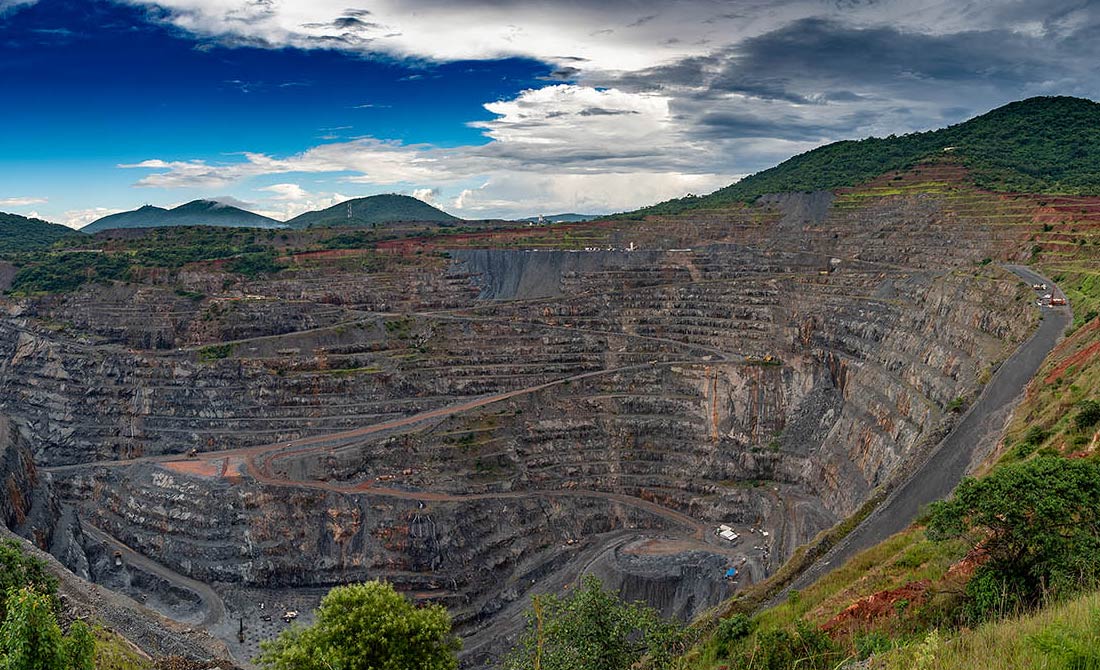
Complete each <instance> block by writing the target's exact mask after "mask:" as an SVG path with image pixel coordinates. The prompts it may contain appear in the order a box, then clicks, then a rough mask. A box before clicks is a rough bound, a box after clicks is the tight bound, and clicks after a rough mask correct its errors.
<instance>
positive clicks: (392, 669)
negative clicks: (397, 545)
mask: <svg viewBox="0 0 1100 670" xmlns="http://www.w3.org/2000/svg"><path fill="white" fill-rule="evenodd" d="M458 649H459V641H458V638H457V637H455V636H454V634H452V633H451V618H450V615H448V614H447V610H446V609H444V608H443V607H441V606H439V605H432V606H430V607H416V606H415V605H413V603H411V602H409V600H408V599H407V598H405V596H403V595H401V594H399V593H397V592H396V591H394V590H393V586H392V585H390V584H389V583H386V582H379V581H372V582H366V583H363V584H353V585H351V586H339V587H337V588H334V589H332V590H331V591H329V593H328V595H326V596H325V597H324V599H323V600H322V601H321V606H320V608H319V609H318V610H317V620H316V622H315V623H314V624H313V625H312V626H308V627H300V626H295V627H293V628H291V629H290V630H288V631H285V632H284V633H282V634H281V635H280V636H279V637H278V638H276V639H275V640H274V641H272V642H268V643H265V644H264V645H263V650H264V651H263V654H262V655H261V656H260V659H259V662H260V665H262V666H263V667H265V668H269V669H270V670H367V669H375V668H377V669H378V670H454V668H457V667H458V659H457V657H456V656H455V654H456V653H457V652H458Z"/></svg>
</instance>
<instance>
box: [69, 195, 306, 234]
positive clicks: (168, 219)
mask: <svg viewBox="0 0 1100 670" xmlns="http://www.w3.org/2000/svg"><path fill="white" fill-rule="evenodd" d="M165 226H224V227H227V228H283V227H285V226H284V224H282V223H280V222H278V221H276V220H275V219H270V218H268V217H266V216H260V215H259V214H253V213H252V212H249V211H246V210H243V209H241V208H239V207H234V206H232V205H226V204H224V203H220V202H217V201H214V200H194V201H192V202H189V203H187V204H186V205H180V206H179V207H175V208H173V209H164V208H163V207H154V206H152V205H145V206H144V207H141V208H140V209H135V210H133V211H132V212H122V213H120V214H112V215H110V216H105V217H103V218H102V219H99V220H97V221H93V222H92V223H89V224H88V225H86V226H84V227H83V228H81V229H80V230H81V232H85V233H97V232H99V231H101V230H110V229H112V228H162V227H165Z"/></svg>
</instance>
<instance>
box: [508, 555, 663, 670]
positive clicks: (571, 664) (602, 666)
mask: <svg viewBox="0 0 1100 670" xmlns="http://www.w3.org/2000/svg"><path fill="white" fill-rule="evenodd" d="M682 641H683V630H682V628H681V627H680V625H679V624H677V623H674V622H670V621H666V620H664V619H662V618H661V616H660V614H658V613H657V611H656V610H654V609H652V608H650V607H647V606H646V605H644V604H642V603H624V602H623V601H622V600H620V599H619V597H618V596H617V595H615V594H613V593H610V592H608V591H605V590H604V589H603V586H602V584H600V580H598V579H596V578H595V577H592V576H588V577H585V578H584V581H583V582H582V583H581V585H580V588H579V589H577V591H575V592H574V593H572V594H571V595H569V596H566V597H558V596H553V595H549V596H536V597H535V600H534V603H533V608H532V610H531V612H529V613H528V622H527V628H526V630H525V631H524V633H523V636H522V637H521V638H520V642H519V645H518V646H517V647H516V648H515V649H514V650H513V651H512V654H511V655H510V656H509V657H508V659H507V660H506V661H505V664H504V667H505V668H507V670H582V669H583V670H627V669H628V668H630V667H632V666H633V665H634V664H635V663H638V662H639V661H640V660H641V659H642V658H643V657H645V658H646V659H647V661H648V663H649V664H648V665H647V666H646V667H647V668H664V667H667V666H668V665H669V663H671V661H672V659H673V658H675V656H676V655H678V654H679V653H681V652H682V651H683V644H682Z"/></svg>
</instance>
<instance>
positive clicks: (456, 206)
mask: <svg viewBox="0 0 1100 670" xmlns="http://www.w3.org/2000/svg"><path fill="white" fill-rule="evenodd" d="M730 181H732V179H731V178H730V177H729V176H726V175H715V174H698V175H685V174H677V173H665V172H653V173H641V172H632V173H618V174H616V173H607V174H531V173H527V174H524V173H517V174H512V175H498V176H494V177H492V178H491V179H489V180H488V181H486V182H485V183H484V184H482V185H481V186H480V187H479V188H473V189H465V190H463V191H462V192H461V193H460V194H459V195H458V196H457V197H456V198H455V199H454V200H453V201H452V202H451V209H452V211H453V213H455V214H457V215H459V216H462V217H464V218H472V219H476V218H494V217H505V218H512V217H520V216H532V215H537V214H560V213H564V212H575V213H579V214H603V213H607V212H616V211H623V210H629V209H634V208H637V207H640V206H643V205H650V204H654V203H657V202H661V201H663V200H668V199H670V198H676V197H680V196H683V195H686V194H688V193H698V194H701V193H709V192H711V191H713V190H715V189H717V188H720V187H722V186H725V185H726V184H729V183H730Z"/></svg>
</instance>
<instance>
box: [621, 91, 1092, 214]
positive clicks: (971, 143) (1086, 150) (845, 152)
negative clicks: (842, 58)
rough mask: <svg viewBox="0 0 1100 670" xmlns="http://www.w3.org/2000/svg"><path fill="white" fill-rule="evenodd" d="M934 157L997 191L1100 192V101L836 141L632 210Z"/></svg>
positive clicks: (737, 195)
mask: <svg viewBox="0 0 1100 670" xmlns="http://www.w3.org/2000/svg"><path fill="white" fill-rule="evenodd" d="M929 160H950V161H956V162H959V163H961V164H962V165H964V166H966V167H967V168H968V169H969V171H970V175H971V178H972V179H973V180H974V183H975V184H977V185H978V186H979V187H982V188H987V189H990V190H993V191H1009V192H1013V191H1014V192H1023V193H1064V194H1076V195H1100V104H1098V103H1096V102H1093V101H1092V100H1086V99H1083V98H1071V97H1065V96H1059V97H1039V98H1029V99H1027V100H1020V101H1018V102H1012V103H1009V104H1007V105H1005V106H1003V107H998V108H997V109H994V110H993V111H991V112H988V113H986V114H983V115H981V116H978V117H975V118H973V119H970V120H969V121H965V122H963V123H960V124H957V125H954V126H949V127H947V128H942V129H940V130H931V131H928V132H924V133H910V134H908V135H901V136H895V135H891V136H889V137H883V138H876V137H871V138H868V139H864V140H844V141H841V142H834V143H832V144H827V145H825V146H823V147H818V148H817V149H814V150H812V151H808V152H806V153H804V154H800V155H798V156H795V157H794V158H791V159H789V160H786V161H784V162H782V163H780V164H779V165H777V166H775V167H773V168H769V169H767V170H764V171H762V172H757V173H756V174H754V175H751V176H748V177H745V178H744V179H742V180H741V181H739V182H737V183H735V184H732V185H730V186H727V187H725V188H722V189H719V190H717V191H715V192H714V193H711V194H710V195H706V196H702V197H694V196H688V197H686V198H679V199H676V200H669V201H667V202H663V203H660V204H658V205H654V206H652V207H646V208H644V209H641V210H638V211H637V212H633V213H630V214H626V215H622V216H628V217H636V216H641V215H645V214H666V215H667V214H676V213H679V212H683V211H687V210H692V209H704V208H713V207H721V206H723V205H728V204H732V203H736V202H751V201H753V200H755V199H756V198H758V197H760V196H761V195H764V194H767V193H788V192H794V191H823V190H832V189H835V188H840V187H844V186H855V185H857V184H859V183H862V182H865V181H869V180H871V179H873V178H875V177H877V176H879V175H881V174H884V173H886V172H890V171H893V170H905V169H908V168H911V167H913V166H914V165H916V164H918V163H921V162H925V161H929Z"/></svg>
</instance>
